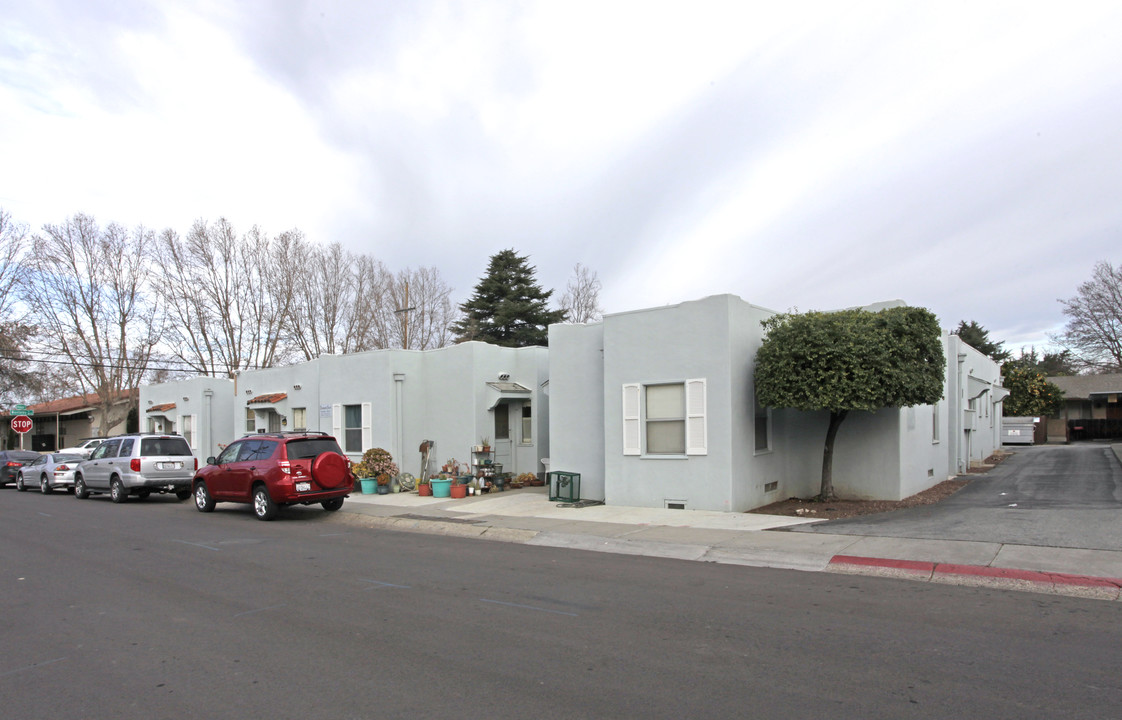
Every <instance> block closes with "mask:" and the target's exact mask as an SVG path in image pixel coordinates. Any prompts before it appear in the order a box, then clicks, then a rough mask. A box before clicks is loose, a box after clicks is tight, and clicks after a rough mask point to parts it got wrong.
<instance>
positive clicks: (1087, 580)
mask: <svg viewBox="0 0 1122 720" xmlns="http://www.w3.org/2000/svg"><path fill="white" fill-rule="evenodd" d="M830 564H831V565H860V566H863V567H882V568H891V569H894V570H910V571H912V572H917V573H919V572H922V573H930V574H932V575H970V576H973V577H988V578H997V579H1003V580H1021V581H1024V582H1034V583H1043V584H1047V585H1075V586H1082V587H1108V588H1122V579H1120V578H1105V577H1094V576H1092V575H1069V574H1067V573H1052V572H1041V571H1038V570H1016V569H1013V568H995V567H988V566H985V565H956V564H954V563H933V562H921V561H918V560H892V559H889V558H870V557H858V556H856V555H835V556H834V557H832V558H830Z"/></svg>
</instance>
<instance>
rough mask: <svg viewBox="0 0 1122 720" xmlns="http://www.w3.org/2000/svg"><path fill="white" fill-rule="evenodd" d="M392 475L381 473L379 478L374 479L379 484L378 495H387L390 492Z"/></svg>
mask: <svg viewBox="0 0 1122 720" xmlns="http://www.w3.org/2000/svg"><path fill="white" fill-rule="evenodd" d="M390 479H391V478H390V475H389V473H381V474H380V475H378V477H376V478H374V480H375V482H377V483H378V494H379V495H387V494H389V492H390Z"/></svg>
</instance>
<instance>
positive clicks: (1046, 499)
mask: <svg viewBox="0 0 1122 720" xmlns="http://www.w3.org/2000/svg"><path fill="white" fill-rule="evenodd" d="M791 531H793V532H809V533H830V534H835V535H868V536H878V537H898V538H917V539H929V540H967V541H977V542H991V543H1006V544H1011V545H1026V546H1044V547H1054V548H1081V549H1088V550H1112V551H1122V465H1120V464H1119V462H1118V460H1117V459H1116V458H1115V456H1114V454H1113V453H1112V451H1111V449H1110V447H1109V446H1107V445H1104V444H1101V443H1086V444H1076V445H1066V446H1055V445H1044V446H1039V447H1025V448H1016V450H1015V454H1014V455H1013V456H1012V457H1010V458H1008V459H1007V460H1005V461H1004V462H1002V463H1001V464H999V465H998V466H997V467H995V468H993V469H992V470H990V471H989V472H987V473H985V474H981V475H975V476H973V478H972V479H971V481H970V484H969V485H967V486H966V487H965V488H963V489H962V490H960V491H959V492H957V493H955V494H954V495H952V496H951V497H949V498H947V499H946V500H943V501H942V502H940V503H938V504H936V505H925V506H921V507H914V508H908V509H905V510H898V511H896V512H891V513H884V514H881V515H871V516H867V517H858V518H851V519H846V520H833V521H831V522H829V523H822V524H815V525H800V526H798V527H794V528H791Z"/></svg>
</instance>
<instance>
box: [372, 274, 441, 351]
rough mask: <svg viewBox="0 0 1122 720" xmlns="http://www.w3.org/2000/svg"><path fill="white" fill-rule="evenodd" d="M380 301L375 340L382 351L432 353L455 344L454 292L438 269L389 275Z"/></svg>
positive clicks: (376, 309) (384, 283)
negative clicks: (453, 330)
mask: <svg viewBox="0 0 1122 720" xmlns="http://www.w3.org/2000/svg"><path fill="white" fill-rule="evenodd" d="M382 290H383V293H382V295H381V297H380V301H379V302H378V303H377V305H376V306H375V307H374V308H373V311H374V336H375V337H376V338H377V342H378V344H379V345H380V347H384V348H395V347H396V348H409V349H411V350H431V349H433V348H439V347H444V346H446V345H449V344H450V343H451V342H452V340H453V333H452V330H451V325H452V323H454V322H455V321H456V319H457V316H458V310H457V308H456V306H455V305H454V304H453V303H452V300H451V297H452V288H451V286H449V285H448V284H447V283H446V282H444V279H443V278H441V276H440V271H438V270H437V269H436V268H435V267H427V268H425V267H422V268H417V269H416V270H413V269H410V268H406V269H405V270H401V271H399V272H398V273H397V274H396V275H392V274H390V273H388V272H387V273H385V275H384V277H383V285H382Z"/></svg>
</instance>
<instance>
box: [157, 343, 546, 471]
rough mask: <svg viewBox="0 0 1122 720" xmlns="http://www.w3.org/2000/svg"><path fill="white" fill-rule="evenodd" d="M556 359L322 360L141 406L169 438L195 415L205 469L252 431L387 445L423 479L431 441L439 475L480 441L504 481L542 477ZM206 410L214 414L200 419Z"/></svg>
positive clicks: (502, 354) (457, 348)
mask: <svg viewBox="0 0 1122 720" xmlns="http://www.w3.org/2000/svg"><path fill="white" fill-rule="evenodd" d="M548 358H549V355H548V350H547V349H546V348H543V347H529V348H505V347H498V346H495V345H488V344H486V343H481V342H467V343H461V344H459V345H454V346H451V347H446V348H440V349H437V350H427V351H415V350H376V351H372V352H364V353H354V354H349V355H324V356H322V357H320V358H317V359H316V360H312V361H309V362H305V363H300V364H298V365H291V366H287V367H278V368H268V369H263V370H247V371H244V372H242V373H241V374H240V375H239V376H238V377H237V379H236V380H220V381H217V382H215V381H214V380H213V379H209V378H194V379H192V380H186V381H181V382H178V383H163V384H160V385H149V386H145V387H142V388H141V389H140V398H141V407H142V408H148V410H147V411H146V412H144V411H142V414H146V415H148V416H149V418H150V420H151V421H152V422H163V423H171V425H170V426H169V425H167V424H165V425H163V426H162V429H170V430H176V431H179V432H182V431H183V428H184V425H183V423H184V419H185V418H194V419H192V420H189V421H188V422H190V423H192V426H191V428H192V432H193V433H194V434H195V436H196V438H197V439H196V441H195V443H194V444H193V446H192V447H195V446H196V445H197V447H198V448H199V452H198V457H199V458H200V460H205V459H206V458H207V457H208V456H210V455H217V454H218V450H219V449H220V448H221V447H224V446H225V445H227V444H229V443H230V442H231V441H232V440H234V439H236V438H239V437H242V436H243V435H246V434H249V433H255V432H277V431H282V430H317V431H323V432H327V433H330V434H332V435H334V436H335V437H336V438H337V439H338V440H339V444H340V445H341V446H342V447H343V450H344V451H345V452H346V453H347V456H348V457H349V458H351V459H352V460H356V461H357V460H359V459H360V458H361V457H362V453H363V452H364V451H365V450H368V449H370V448H372V447H382V448H385V449H386V450H389V451H390V453H391V454H392V455H393V457H394V460H395V461H396V462H397V464H398V466H399V467H400V468H401V469H402V470H403V471H406V472H410V473H412V474H413V475H419V474H420V471H421V455H420V451H419V448H420V445H421V444H422V443H423V442H424V441H426V440H431V441H433V442H434V443H435V446H434V448H433V457H432V458H431V459H432V461H433V465H434V466H436V467H439V466H440V465H441V464H443V462H444V461H446V460H448V459H450V458H456V459H457V460H459V461H460V462H464V463H467V462H470V461H471V457H472V456H471V448H472V446H475V445H479V444H480V441H481V439H482V438H484V437H486V438H488V439H490V440H491V446H492V448H493V449H494V455H493V458H492V460H493V462H494V463H497V464H500V465H502V469H503V471H504V472H515V473H521V472H532V473H540V472H542V470H543V468H544V466H543V463H542V459H543V458H546V457H548V453H549V425H548V418H549V414H548V410H549V408H548V404H547V402H548V400H547V397H546V395H545V391H544V388H543V383H545V381H546V380H547V379H548V362H549V361H548ZM208 390H209V391H210V392H212V393H213V394H212V395H210V396H209V398H210V399H209V400H207V397H208V396H207V395H206V394H205V393H206V392H207V391H208ZM207 403H209V405H208V404H207ZM204 407H209V412H203V411H199V410H196V409H197V408H204ZM157 408H159V409H157ZM153 418H159V419H158V420H156V419H153ZM150 427H151V426H150Z"/></svg>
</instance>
